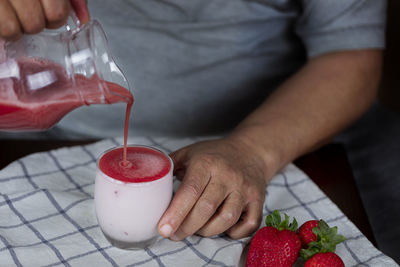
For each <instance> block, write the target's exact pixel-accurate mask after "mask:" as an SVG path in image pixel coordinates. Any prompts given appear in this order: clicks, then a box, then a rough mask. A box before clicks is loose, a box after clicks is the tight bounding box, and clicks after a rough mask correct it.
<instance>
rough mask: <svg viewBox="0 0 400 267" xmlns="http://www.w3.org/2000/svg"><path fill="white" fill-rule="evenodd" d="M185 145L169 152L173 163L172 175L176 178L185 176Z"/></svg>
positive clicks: (180, 178)
mask: <svg viewBox="0 0 400 267" xmlns="http://www.w3.org/2000/svg"><path fill="white" fill-rule="evenodd" d="M187 151H188V149H187V147H184V148H181V149H179V150H177V151H174V152H172V153H170V154H169V156H170V157H171V159H172V161H173V163H174V175H175V176H176V178H177V179H178V180H181V181H182V179H183V177H184V176H185V172H186V170H185V163H186V160H187Z"/></svg>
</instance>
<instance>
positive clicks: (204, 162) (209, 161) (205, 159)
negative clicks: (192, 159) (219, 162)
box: [196, 154, 216, 169]
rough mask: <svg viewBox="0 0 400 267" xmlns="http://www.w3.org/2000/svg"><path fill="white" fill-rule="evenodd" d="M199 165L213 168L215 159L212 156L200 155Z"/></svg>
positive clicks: (198, 158)
mask: <svg viewBox="0 0 400 267" xmlns="http://www.w3.org/2000/svg"><path fill="white" fill-rule="evenodd" d="M196 160H197V162H198V163H197V164H199V165H200V167H203V168H206V169H209V168H210V167H211V166H213V165H214V164H215V161H216V159H215V157H214V156H213V155H211V154H202V155H199V156H198V157H197V158H196Z"/></svg>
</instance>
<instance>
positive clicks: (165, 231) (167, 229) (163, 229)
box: [160, 224, 172, 237]
mask: <svg viewBox="0 0 400 267" xmlns="http://www.w3.org/2000/svg"><path fill="white" fill-rule="evenodd" d="M171 233H172V227H171V225H169V224H164V225H163V226H161V228H160V234H161V235H162V236H164V237H169V236H170V234H171Z"/></svg>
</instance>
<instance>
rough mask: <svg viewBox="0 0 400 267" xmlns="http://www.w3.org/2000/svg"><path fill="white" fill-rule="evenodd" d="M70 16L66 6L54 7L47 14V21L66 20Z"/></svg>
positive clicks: (57, 21) (58, 21)
mask: <svg viewBox="0 0 400 267" xmlns="http://www.w3.org/2000/svg"><path fill="white" fill-rule="evenodd" d="M67 17H68V10H67V9H66V8H65V7H59V8H56V9H52V10H51V11H50V12H49V13H48V14H47V15H46V18H47V21H48V22H50V23H60V22H64V21H65V20H66V19H67Z"/></svg>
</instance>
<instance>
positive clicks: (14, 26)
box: [0, 20, 20, 39]
mask: <svg viewBox="0 0 400 267" xmlns="http://www.w3.org/2000/svg"><path fill="white" fill-rule="evenodd" d="M0 25H1V27H0V33H1V36H2V37H4V38H6V39H9V38H13V37H15V36H17V35H19V34H20V27H19V24H18V23H17V22H16V21H14V20H6V21H1V23H0Z"/></svg>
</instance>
